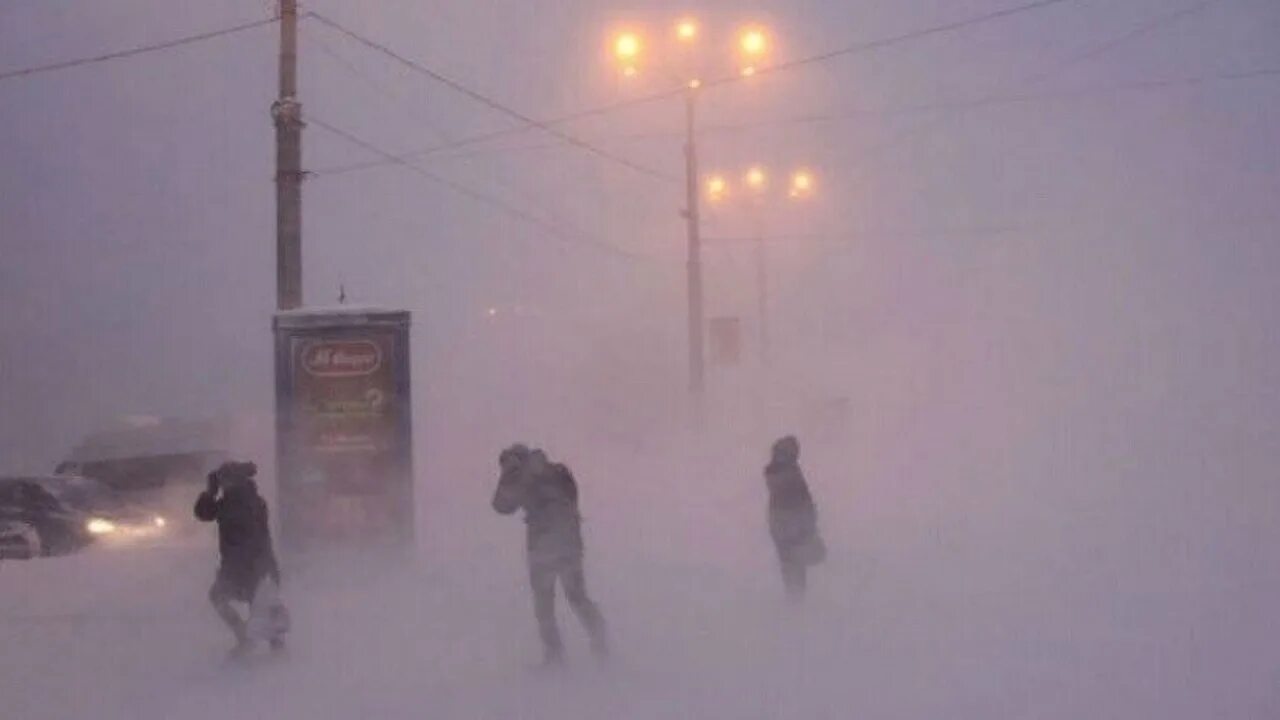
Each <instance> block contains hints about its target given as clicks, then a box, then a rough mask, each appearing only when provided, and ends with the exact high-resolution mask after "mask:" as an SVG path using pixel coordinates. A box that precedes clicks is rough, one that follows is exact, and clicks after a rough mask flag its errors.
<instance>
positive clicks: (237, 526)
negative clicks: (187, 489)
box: [195, 479, 280, 587]
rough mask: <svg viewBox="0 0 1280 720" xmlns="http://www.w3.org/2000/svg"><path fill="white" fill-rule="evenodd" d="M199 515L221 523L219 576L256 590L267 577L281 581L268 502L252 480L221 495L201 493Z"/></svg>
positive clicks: (219, 529)
mask: <svg viewBox="0 0 1280 720" xmlns="http://www.w3.org/2000/svg"><path fill="white" fill-rule="evenodd" d="M195 515H196V518H198V519H199V520H201V521H203V522H216V523H218V551H219V553H220V554H221V556H222V566H221V568H220V569H219V573H221V574H222V575H224V576H225V577H227V579H228V580H231V581H233V582H238V583H242V584H245V585H247V586H248V587H255V586H256V585H257V583H258V581H260V580H261V579H262V578H263V577H265V576H270V577H271V578H273V579H274V580H275V581H276V582H279V581H280V568H279V566H278V565H277V563H276V555H275V550H274V548H273V547H272V544H271V526H270V523H269V521H268V517H267V502H266V501H265V500H263V499H262V496H261V495H259V494H258V487H257V485H256V484H255V483H254V482H253V481H252V480H249V479H243V480H240V481H239V482H237V483H236V484H234V485H231V486H229V487H227V488H226V489H224V490H223V491H222V493H221V495H219V494H218V492H217V491H216V490H206V491H205V492H203V493H200V497H199V499H197V500H196V506H195Z"/></svg>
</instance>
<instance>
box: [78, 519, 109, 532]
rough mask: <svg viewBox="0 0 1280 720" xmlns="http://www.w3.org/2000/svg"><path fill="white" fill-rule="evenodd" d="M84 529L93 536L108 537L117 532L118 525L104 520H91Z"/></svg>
mask: <svg viewBox="0 0 1280 720" xmlns="http://www.w3.org/2000/svg"><path fill="white" fill-rule="evenodd" d="M84 527H85V529H86V530H88V531H89V533H90V534H92V535H107V534H110V533H113V532H115V531H116V524H115V523H113V522H111V521H110V520H105V519H103V518H90V520H89V522H87V523H85V525H84Z"/></svg>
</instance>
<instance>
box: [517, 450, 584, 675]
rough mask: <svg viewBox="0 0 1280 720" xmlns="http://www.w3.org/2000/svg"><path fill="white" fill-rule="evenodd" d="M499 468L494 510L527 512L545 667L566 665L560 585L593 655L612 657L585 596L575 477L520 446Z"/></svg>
mask: <svg viewBox="0 0 1280 720" xmlns="http://www.w3.org/2000/svg"><path fill="white" fill-rule="evenodd" d="M498 463H499V465H500V466H501V469H502V470H501V476H500V477H499V479H498V488H497V490H496V491H495V492H494V495H493V503H492V504H493V509H494V510H495V511H497V512H498V513H500V514H502V515H510V514H512V513H514V512H515V511H516V510H518V509H523V510H524V520H525V525H526V526H527V533H526V550H527V555H528V562H529V580H530V585H531V587H532V590H533V607H534V615H535V617H536V618H537V621H538V632H539V634H540V635H541V637H542V650H543V662H544V664H545V665H548V666H558V665H561V664H563V662H564V643H563V641H562V640H561V638H560V629H559V627H557V625H556V616H555V586H556V581H557V580H559V581H560V586H561V588H562V589H563V590H564V595H565V599H566V600H568V601H569V606H570V607H571V608H573V611H574V613H575V614H576V615H577V616H578V619H579V620H580V621H581V622H582V625H583V627H584V628H586V631H587V634H588V636H589V637H590V639H591V649H592V651H593V652H594V653H595V655H596V657H597V658H603V657H604V656H605V655H607V654H608V645H607V640H606V637H605V625H604V618H603V616H602V615H601V613H600V609H599V607H598V606H597V605H596V604H595V602H593V601H592V600H591V598H590V597H589V596H588V595H587V583H586V576H585V574H584V572H583V567H582V560H583V543H582V519H581V516H580V514H579V512H578V484H577V482H576V481H575V480H574V477H573V473H571V472H570V471H569V468H567V467H565V466H564V465H561V464H558V463H552V462H550V461H549V460H548V459H547V457H546V455H545V454H543V452H542V451H541V450H530V449H529V448H528V447H526V446H524V445H518V444H517V445H512V446H511V447H509V448H507V449H505V450H503V451H502V453H501V454H500V455H499V457H498Z"/></svg>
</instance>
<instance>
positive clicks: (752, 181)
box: [743, 165, 769, 192]
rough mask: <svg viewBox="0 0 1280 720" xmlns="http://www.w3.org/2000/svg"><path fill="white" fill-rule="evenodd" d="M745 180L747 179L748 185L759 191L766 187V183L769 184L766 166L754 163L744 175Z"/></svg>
mask: <svg viewBox="0 0 1280 720" xmlns="http://www.w3.org/2000/svg"><path fill="white" fill-rule="evenodd" d="M743 180H745V181H746V183H747V187H749V188H751V189H752V190H755V191H756V192H759V191H761V190H763V189H764V186H765V185H766V184H768V181H769V178H768V176H767V175H765V172H764V168H762V167H760V166H759V165H753V166H751V167H750V168H749V169H748V170H747V174H746V175H745V176H744V177H743Z"/></svg>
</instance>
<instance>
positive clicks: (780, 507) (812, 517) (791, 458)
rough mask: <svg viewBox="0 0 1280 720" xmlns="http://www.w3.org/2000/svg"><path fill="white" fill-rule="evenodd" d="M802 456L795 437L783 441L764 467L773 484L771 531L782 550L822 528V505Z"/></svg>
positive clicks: (768, 482)
mask: <svg viewBox="0 0 1280 720" xmlns="http://www.w3.org/2000/svg"><path fill="white" fill-rule="evenodd" d="M799 460H800V452H799V447H798V445H796V444H795V441H794V440H790V441H789V442H787V441H785V440H784V441H779V443H778V444H777V445H775V447H774V453H773V459H772V461H771V462H770V463H769V465H768V466H767V467H765V469H764V478H765V485H766V486H767V487H768V488H769V534H770V535H771V536H772V537H773V542H774V544H776V545H777V546H778V551H779V552H782V553H785V552H787V551H789V550H791V549H794V548H797V547H799V546H801V545H804V544H806V543H809V542H811V541H812V540H813V539H814V538H815V536H816V535H817V532H818V509H817V507H816V506H815V505H814V502H813V496H812V495H810V494H809V484H808V483H806V482H805V479H804V473H803V472H801V471H800V463H799Z"/></svg>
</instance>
